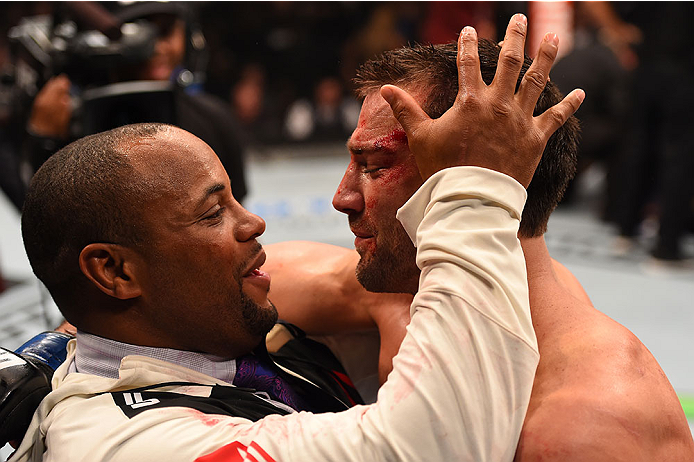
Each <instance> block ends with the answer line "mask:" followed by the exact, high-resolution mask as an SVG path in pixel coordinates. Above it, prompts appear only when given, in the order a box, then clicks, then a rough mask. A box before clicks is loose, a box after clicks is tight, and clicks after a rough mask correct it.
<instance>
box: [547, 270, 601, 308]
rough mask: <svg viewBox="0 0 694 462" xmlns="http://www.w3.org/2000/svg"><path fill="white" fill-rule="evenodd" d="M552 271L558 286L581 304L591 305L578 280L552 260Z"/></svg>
mask: <svg viewBox="0 0 694 462" xmlns="http://www.w3.org/2000/svg"><path fill="white" fill-rule="evenodd" d="M552 269H553V270H554V273H555V275H556V277H557V281H558V282H559V284H561V285H562V287H564V289H566V290H567V291H569V292H570V293H571V295H573V296H574V297H576V298H577V299H579V300H580V301H582V302H583V303H587V304H589V305H592V304H593V303H592V302H591V301H590V297H589V296H588V294H587V293H586V291H585V289H584V288H583V286H582V285H581V283H580V282H579V280H578V278H577V277H576V276H574V274H573V273H572V272H571V271H569V269H568V268H567V267H566V266H564V265H562V264H561V263H559V262H558V261H557V260H555V259H552Z"/></svg>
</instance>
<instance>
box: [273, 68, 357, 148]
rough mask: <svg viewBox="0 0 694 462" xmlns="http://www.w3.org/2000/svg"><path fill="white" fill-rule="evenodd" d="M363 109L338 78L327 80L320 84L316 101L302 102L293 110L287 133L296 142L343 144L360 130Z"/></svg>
mask: <svg viewBox="0 0 694 462" xmlns="http://www.w3.org/2000/svg"><path fill="white" fill-rule="evenodd" d="M359 109H360V105H359V103H358V102H357V101H356V99H354V98H353V97H351V96H349V95H345V90H344V87H343V86H342V83H341V82H340V81H339V80H338V79H337V78H336V77H326V78H324V79H322V80H321V81H320V82H318V85H317V86H316V89H315V91H314V96H313V99H312V100H308V99H299V100H297V101H295V102H294V103H293V104H292V105H291V106H290V107H289V111H288V112H287V118H286V121H285V130H286V132H287V134H288V135H289V138H290V139H291V140H294V141H308V140H310V141H330V140H343V139H346V138H347V137H348V136H349V135H350V133H352V131H353V130H354V128H355V127H356V126H357V119H358V118H359Z"/></svg>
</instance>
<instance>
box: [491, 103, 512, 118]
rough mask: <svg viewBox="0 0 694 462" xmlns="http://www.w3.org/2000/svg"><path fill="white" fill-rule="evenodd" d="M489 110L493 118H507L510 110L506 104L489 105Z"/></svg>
mask: <svg viewBox="0 0 694 462" xmlns="http://www.w3.org/2000/svg"><path fill="white" fill-rule="evenodd" d="M491 110H492V112H493V113H494V116H495V117H508V115H509V114H510V113H511V108H510V107H509V105H508V104H506V103H500V102H495V103H492V104H491Z"/></svg>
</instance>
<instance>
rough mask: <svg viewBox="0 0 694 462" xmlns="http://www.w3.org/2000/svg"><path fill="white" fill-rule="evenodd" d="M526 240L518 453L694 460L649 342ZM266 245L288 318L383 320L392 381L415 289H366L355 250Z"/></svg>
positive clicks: (325, 322)
mask: <svg viewBox="0 0 694 462" xmlns="http://www.w3.org/2000/svg"><path fill="white" fill-rule="evenodd" d="M521 245H522V247H523V250H524V252H525V257H526V265H527V269H528V283H529V287H530V311H531V313H532V315H533V327H534V328H535V332H536V334H537V339H538V344H539V348H540V364H539V366H538V369H537V373H536V376H535V385H534V387H533V392H532V395H531V398H530V406H529V409H528V413H527V415H526V419H525V423H524V426H523V430H522V432H521V438H520V442H519V446H518V452H517V453H516V460H517V461H587V460H590V461H622V460H623V461H655V460H663V461H664V460H668V461H676V460H682V461H684V460H692V455H693V454H694V442H693V441H692V436H691V433H690V431H689V428H688V425H687V422H686V419H685V417H684V413H683V411H682V408H681V406H680V404H679V401H678V399H677V396H676V394H675V392H674V390H673V388H672V386H671V385H670V383H669V381H668V379H667V377H666V376H665V374H664V373H663V371H662V369H661V368H660V366H659V365H658V363H657V361H656V360H655V358H654V357H653V356H652V355H651V353H650V352H649V351H648V349H647V348H646V347H645V346H644V345H643V344H642V343H641V342H640V341H639V340H638V339H637V338H636V337H635V336H634V335H633V334H632V333H631V332H630V331H629V330H628V329H626V328H624V327H623V326H621V325H620V324H618V323H617V322H615V321H614V320H612V319H610V318H609V317H607V316H606V315H604V314H602V313H601V312H599V311H598V310H596V309H595V308H594V307H593V306H592V304H591V303H590V299H589V298H588V296H587V295H586V293H585V291H584V290H583V288H582V287H581V285H580V283H579V282H578V280H577V279H576V278H575V277H574V276H573V274H571V272H570V271H569V270H567V269H566V268H565V267H564V266H563V265H561V264H560V263H558V262H557V261H555V260H553V259H551V257H550V256H549V253H548V252H547V248H546V246H545V243H544V238H541V237H540V238H532V239H527V238H522V239H521ZM265 249H266V253H267V255H268V259H267V262H266V264H265V266H264V268H265V269H266V270H267V271H268V272H269V273H270V274H271V275H272V281H273V282H272V286H271V289H270V293H269V297H270V299H271V300H273V302H274V303H275V304H276V305H277V309H278V312H279V314H280V317H281V318H283V319H285V320H288V321H290V322H295V323H296V324H297V325H299V326H300V327H302V328H304V329H306V330H307V332H308V333H310V334H329V333H338V332H343V331H344V330H343V329H342V327H343V326H341V324H340V323H342V322H344V323H345V324H344V325H349V326H352V327H353V328H356V327H361V328H368V327H371V326H374V325H376V326H378V329H379V334H380V336H381V351H380V358H379V379H380V381H381V382H383V381H384V380H385V379H386V377H387V374H388V372H390V370H391V369H392V357H393V355H395V353H397V350H398V347H399V345H400V342H401V341H402V338H403V337H404V335H405V329H406V327H407V323H408V322H409V300H410V299H411V296H410V295H406V294H375V293H370V292H367V291H366V290H364V289H363V288H361V287H360V286H359V285H358V282H357V281H356V277H355V276H354V268H355V267H356V264H357V261H358V260H359V255H358V254H357V253H356V252H354V251H353V250H348V249H345V248H342V247H336V246H331V245H328V244H318V243H311V242H286V243H278V244H272V245H268V246H266V247H265ZM306 276H309V277H306ZM333 310H337V312H336V311H333ZM309 317H310V318H311V319H310V322H308V323H307V322H306V321H307V319H308V318H309ZM313 328H317V330H316V331H315V332H314V331H312V329H313Z"/></svg>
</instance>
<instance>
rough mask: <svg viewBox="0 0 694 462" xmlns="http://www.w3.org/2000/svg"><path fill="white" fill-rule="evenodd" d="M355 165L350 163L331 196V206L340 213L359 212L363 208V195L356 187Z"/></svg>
mask: <svg viewBox="0 0 694 462" xmlns="http://www.w3.org/2000/svg"><path fill="white" fill-rule="evenodd" d="M354 173H355V167H354V165H353V164H350V166H349V167H347V171H346V172H345V174H344V176H343V177H342V181H340V184H339V186H338V187H337V191H336V192H335V195H334V196H333V207H335V209H336V210H338V211H339V212H342V213H346V214H348V215H349V214H351V213H360V212H362V211H363V210H364V196H363V195H362V193H361V191H360V190H359V188H358V187H357V186H358V185H357V183H356V178H355V175H354Z"/></svg>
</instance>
